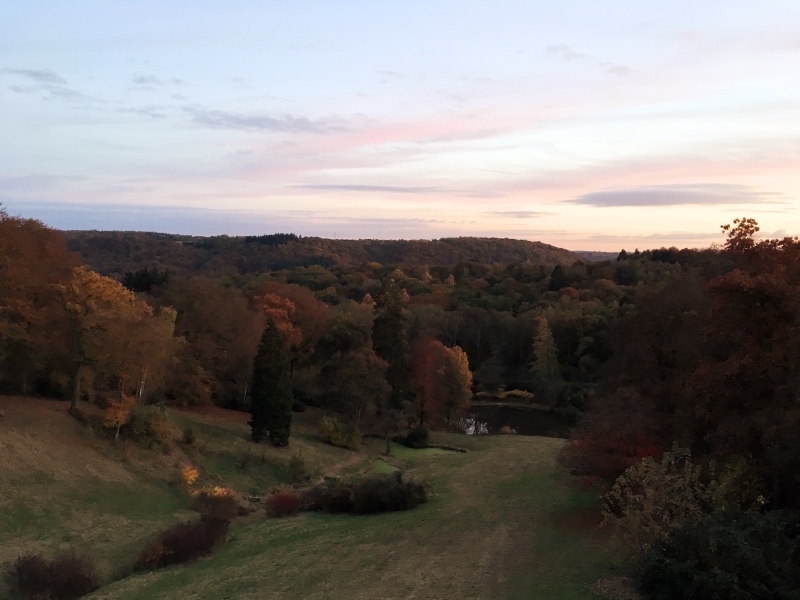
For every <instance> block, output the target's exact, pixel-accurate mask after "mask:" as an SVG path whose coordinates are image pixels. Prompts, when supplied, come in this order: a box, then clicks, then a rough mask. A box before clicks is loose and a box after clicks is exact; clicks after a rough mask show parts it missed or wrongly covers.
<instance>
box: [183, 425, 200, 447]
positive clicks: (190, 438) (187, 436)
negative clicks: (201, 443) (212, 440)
mask: <svg viewBox="0 0 800 600" xmlns="http://www.w3.org/2000/svg"><path fill="white" fill-rule="evenodd" d="M196 440H197V436H196V435H195V433H194V429H192V428H191V427H186V428H184V430H183V443H184V444H186V445H187V446H194V443H195V441H196Z"/></svg>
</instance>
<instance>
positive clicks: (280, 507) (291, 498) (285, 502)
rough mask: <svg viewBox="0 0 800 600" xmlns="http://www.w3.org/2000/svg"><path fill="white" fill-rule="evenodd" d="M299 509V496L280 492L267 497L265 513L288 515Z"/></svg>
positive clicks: (275, 515) (276, 515) (273, 515)
mask: <svg viewBox="0 0 800 600" xmlns="http://www.w3.org/2000/svg"><path fill="white" fill-rule="evenodd" d="M299 511H300V498H298V497H297V496H295V495H294V494H287V493H285V492H280V493H277V494H272V495H271V496H270V497H269V498H267V513H269V515H270V516H272V517H289V516H291V515H296V514H297V513H298V512H299Z"/></svg>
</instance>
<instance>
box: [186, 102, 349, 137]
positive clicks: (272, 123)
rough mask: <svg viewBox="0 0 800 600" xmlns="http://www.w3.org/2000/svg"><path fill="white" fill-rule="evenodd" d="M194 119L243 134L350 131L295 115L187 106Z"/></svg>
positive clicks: (335, 122)
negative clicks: (251, 132) (249, 132)
mask: <svg viewBox="0 0 800 600" xmlns="http://www.w3.org/2000/svg"><path fill="white" fill-rule="evenodd" d="M183 110H184V111H185V112H186V113H187V114H188V115H190V116H191V118H192V122H194V123H195V124H196V125H200V126H202V127H209V128H211V129H239V130H241V131H271V132H278V133H286V132H292V133H330V132H342V131H347V130H348V129H350V126H349V124H348V123H347V121H346V120H345V119H342V118H340V117H326V118H322V119H309V118H308V117H297V116H295V115H290V114H284V115H269V114H259V113H243V112H234V111H227V110H213V109H208V108H203V107H200V106H186V107H184V109H183Z"/></svg>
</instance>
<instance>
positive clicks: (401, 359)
mask: <svg viewBox="0 0 800 600" xmlns="http://www.w3.org/2000/svg"><path fill="white" fill-rule="evenodd" d="M405 305H406V297H405V293H404V292H403V290H401V289H400V288H399V287H398V285H397V283H396V282H395V281H394V279H393V278H391V277H388V278H387V279H386V280H384V283H383V287H382V289H381V293H380V295H379V296H378V298H377V299H376V301H375V323H374V324H373V327H372V348H373V349H374V350H375V354H377V355H378V356H379V357H380V358H382V359H383V360H385V361H386V362H387V363H389V368H388V369H387V371H386V379H388V380H389V383H390V384H391V386H392V399H391V401H392V406H393V407H395V408H398V407H401V406H403V403H404V402H407V401H410V400H411V398H412V397H413V396H412V392H411V391H410V377H411V363H410V352H409V346H408V318H407V316H406V311H405Z"/></svg>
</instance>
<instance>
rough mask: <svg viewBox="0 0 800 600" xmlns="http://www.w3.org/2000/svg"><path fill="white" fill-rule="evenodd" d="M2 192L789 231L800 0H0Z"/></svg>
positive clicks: (183, 211) (360, 219) (195, 211)
mask: <svg viewBox="0 0 800 600" xmlns="http://www.w3.org/2000/svg"><path fill="white" fill-rule="evenodd" d="M1 4H2V6H0V111H2V118H0V203H2V204H3V205H5V207H6V208H7V209H8V211H9V213H11V214H15V215H21V216H24V217H33V218H38V219H41V220H43V221H44V222H45V223H47V224H49V225H51V226H54V227H57V228H61V229H132V230H151V231H166V232H174V233H192V234H200V235H208V234H222V233H226V234H230V235H242V234H261V233H272V232H294V233H298V234H302V235H320V236H324V237H339V238H405V239H412V238H438V237H450V236H459V235H479V236H496V237H513V238H522V239H531V240H541V241H544V242H547V243H551V244H555V245H558V246H562V247H566V248H571V249H584V250H619V249H620V248H623V247H625V248H628V249H633V248H634V247H639V248H648V247H659V246H664V245H667V246H669V245H677V246H681V247H683V246H689V247H700V246H707V245H709V244H710V243H712V242H720V241H721V240H722V238H721V236H720V234H719V225H720V224H722V223H727V222H730V221H731V220H733V219H734V218H735V217H737V216H751V217H755V218H756V219H758V221H759V222H760V223H761V225H762V230H763V231H764V232H765V233H766V234H769V235H776V236H782V235H785V234H791V235H795V234H800V2H798V0H762V1H761V2H754V1H753V0H746V1H743V0H702V1H699V0H691V1H687V0H670V1H669V2H667V1H657V0H604V1H603V2H598V1H596V0H561V1H559V2H553V1H552V0H548V1H546V2H545V1H539V0H492V1H488V0H480V1H469V0H459V1H451V0H419V1H418V0H403V1H402V2H399V1H396V2H388V1H376V0H337V1H336V2H332V1H330V0H317V1H312V0H294V1H292V2H286V1H272V0H260V1H256V0H250V1H246V0H228V1H227V2H221V1H216V2H215V1H210V0H192V1H188V0H158V1H153V0H136V1H129V0H94V1H89V0H71V1H69V2H67V1H64V0H50V1H45V0H24V1H22V0H20V1H16V0H14V1H12V0H8V1H6V2H2V3H1Z"/></svg>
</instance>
